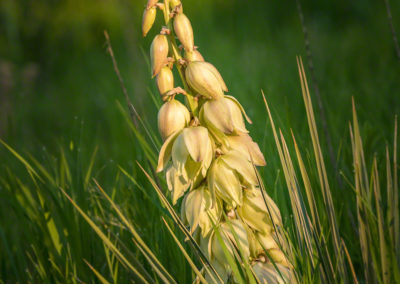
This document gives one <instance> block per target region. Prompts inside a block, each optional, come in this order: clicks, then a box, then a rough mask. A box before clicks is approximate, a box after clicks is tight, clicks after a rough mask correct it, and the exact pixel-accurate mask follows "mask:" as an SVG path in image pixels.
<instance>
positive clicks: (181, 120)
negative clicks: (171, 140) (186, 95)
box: [158, 99, 190, 140]
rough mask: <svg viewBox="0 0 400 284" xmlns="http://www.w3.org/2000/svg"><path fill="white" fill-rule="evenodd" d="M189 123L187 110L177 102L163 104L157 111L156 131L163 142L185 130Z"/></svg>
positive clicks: (171, 101)
mask: <svg viewBox="0 0 400 284" xmlns="http://www.w3.org/2000/svg"><path fill="white" fill-rule="evenodd" d="M189 122H190V113H189V110H188V109H187V108H186V107H185V106H184V105H183V104H182V103H181V102H180V101H178V100H175V99H172V100H170V101H169V102H166V103H164V104H163V105H162V106H161V108H160V110H159V111H158V130H159V131H160V134H161V137H162V139H163V140H165V139H167V138H168V137H169V136H170V135H171V134H173V133H175V132H177V131H180V130H182V129H183V128H185V127H186V126H187V125H188V123H189Z"/></svg>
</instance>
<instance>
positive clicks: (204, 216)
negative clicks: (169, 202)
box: [182, 186, 222, 238]
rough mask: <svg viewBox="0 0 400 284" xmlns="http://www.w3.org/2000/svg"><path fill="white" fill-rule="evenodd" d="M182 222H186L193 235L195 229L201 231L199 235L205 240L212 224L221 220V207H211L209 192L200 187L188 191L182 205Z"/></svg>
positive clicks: (218, 205)
mask: <svg viewBox="0 0 400 284" xmlns="http://www.w3.org/2000/svg"><path fill="white" fill-rule="evenodd" d="M182 206H183V207H184V208H183V209H182V214H183V216H182V217H183V218H182V219H183V220H187V222H188V224H189V225H190V231H191V232H192V233H193V232H194V231H195V230H196V228H197V227H200V229H201V235H202V237H203V238H205V237H206V236H207V235H208V234H209V232H210V231H211V229H212V228H213V224H217V223H218V221H219V219H220V218H221V214H222V211H221V205H220V203H218V204H217V206H214V207H212V200H211V194H210V191H209V190H208V189H207V188H206V187H205V186H201V187H199V188H197V189H194V190H192V191H190V192H189V193H188V194H187V195H186V196H185V199H184V201H183V203H182Z"/></svg>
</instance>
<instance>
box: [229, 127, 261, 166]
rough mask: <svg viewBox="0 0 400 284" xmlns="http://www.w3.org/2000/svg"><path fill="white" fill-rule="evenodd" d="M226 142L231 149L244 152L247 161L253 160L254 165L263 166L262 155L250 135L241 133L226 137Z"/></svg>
mask: <svg viewBox="0 0 400 284" xmlns="http://www.w3.org/2000/svg"><path fill="white" fill-rule="evenodd" d="M227 140H228V144H229V146H230V148H231V149H234V150H237V151H239V152H241V153H242V154H244V155H245V156H246V157H247V159H248V160H249V161H253V163H254V165H256V166H265V165H266V163H265V159H264V155H263V154H262V152H261V150H260V147H258V144H257V143H255V142H254V141H253V140H252V139H251V137H250V135H248V134H241V135H235V136H228V137H227Z"/></svg>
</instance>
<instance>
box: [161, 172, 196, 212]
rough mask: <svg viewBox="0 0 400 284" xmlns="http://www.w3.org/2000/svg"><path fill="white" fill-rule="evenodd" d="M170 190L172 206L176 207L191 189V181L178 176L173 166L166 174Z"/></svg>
mask: <svg viewBox="0 0 400 284" xmlns="http://www.w3.org/2000/svg"><path fill="white" fill-rule="evenodd" d="M165 175H166V180H167V185H168V189H169V190H170V191H171V193H172V204H173V205H175V204H176V202H177V201H178V199H179V198H181V197H182V196H183V194H184V193H185V191H186V190H187V189H188V188H189V187H190V181H189V180H187V179H185V178H184V177H183V176H181V175H178V174H177V173H176V170H175V168H174V167H173V166H170V167H169V168H168V169H167V171H166V173H165Z"/></svg>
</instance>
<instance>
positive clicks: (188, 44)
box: [174, 13, 194, 51]
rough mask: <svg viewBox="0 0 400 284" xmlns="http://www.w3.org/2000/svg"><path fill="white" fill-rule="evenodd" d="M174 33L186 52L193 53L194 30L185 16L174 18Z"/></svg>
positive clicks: (178, 15) (180, 15) (181, 14)
mask: <svg viewBox="0 0 400 284" xmlns="http://www.w3.org/2000/svg"><path fill="white" fill-rule="evenodd" d="M174 31H175V34H176V36H177V37H178V39H179V41H180V42H181V43H182V45H183V47H184V49H185V50H186V51H193V48H194V40H193V29H192V25H191V24H190V21H189V19H188V18H187V17H186V16H185V14H183V13H180V14H177V15H176V16H175V17H174Z"/></svg>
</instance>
